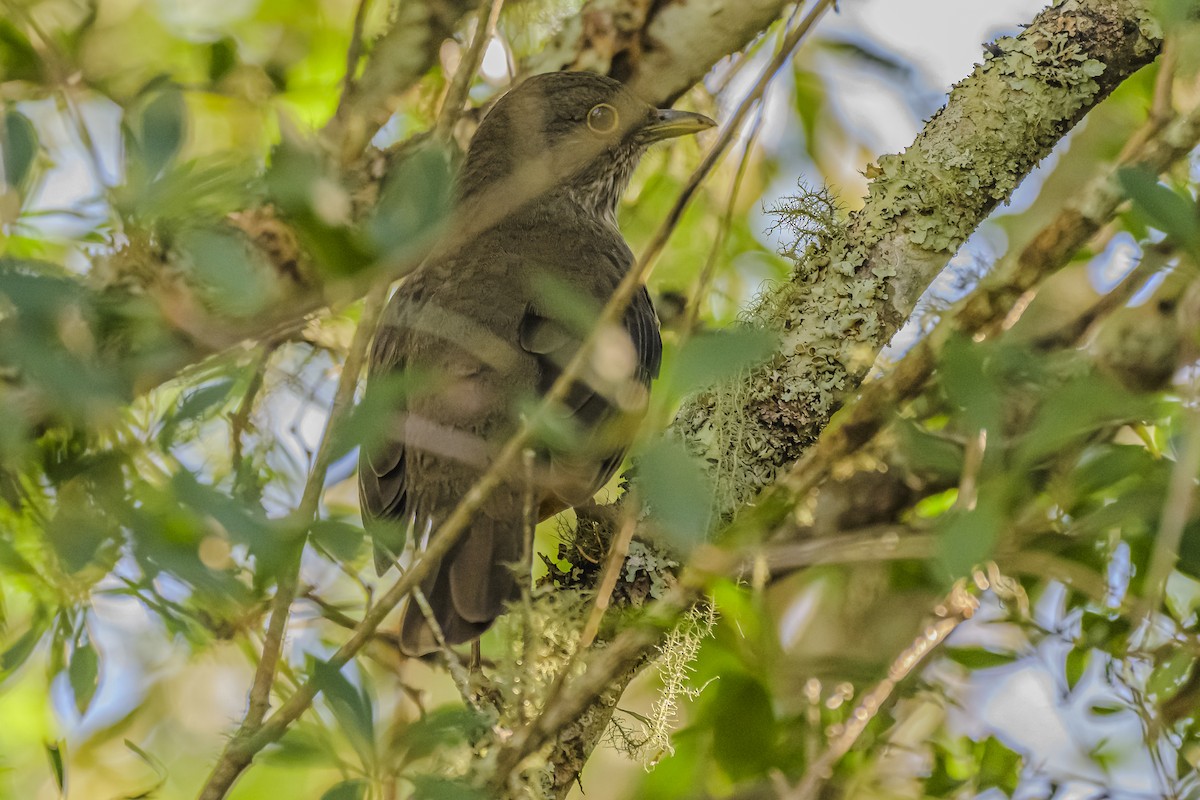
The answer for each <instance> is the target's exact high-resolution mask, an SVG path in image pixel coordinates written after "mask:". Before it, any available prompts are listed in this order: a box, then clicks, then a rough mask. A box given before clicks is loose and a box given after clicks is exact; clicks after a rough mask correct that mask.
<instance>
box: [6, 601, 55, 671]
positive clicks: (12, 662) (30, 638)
mask: <svg viewBox="0 0 1200 800" xmlns="http://www.w3.org/2000/svg"><path fill="white" fill-rule="evenodd" d="M48 626H49V620H47V619H46V617H45V616H41V615H38V616H35V617H34V618H33V621H32V622H31V623H30V624H29V630H27V631H25V632H24V633H23V634H21V636H20V638H18V639H17V640H16V641H15V642H13V643H12V645H10V646H9V648H8V649H7V650H5V651H4V652H3V653H0V680H4V679H5V678H7V677H8V676H9V675H11V674H12V673H13V672H15V671H16V670H17V669H18V668H19V667H20V666H21V665H22V664H24V663H25V662H26V661H27V660H28V659H29V656H30V655H32V654H33V651H34V650H35V649H36V648H37V646H38V642H40V641H41V640H42V635H43V634H45V633H46V628H47V627H48Z"/></svg>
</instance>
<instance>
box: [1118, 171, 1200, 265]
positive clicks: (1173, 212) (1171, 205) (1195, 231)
mask: <svg viewBox="0 0 1200 800" xmlns="http://www.w3.org/2000/svg"><path fill="white" fill-rule="evenodd" d="M1117 179H1118V180H1119V181H1120V182H1121V188H1122V189H1124V190H1125V194H1127V195H1128V196H1129V198H1130V199H1131V200H1133V205H1134V208H1135V209H1137V210H1138V211H1140V212H1142V213H1143V214H1145V215H1146V217H1147V218H1148V219H1149V220H1150V224H1151V225H1153V226H1154V227H1156V228H1158V229H1159V230H1161V231H1162V232H1163V233H1165V234H1167V235H1168V236H1170V237H1171V238H1172V239H1174V240H1175V241H1176V242H1178V243H1179V244H1180V245H1181V246H1183V247H1185V248H1187V250H1188V251H1190V252H1191V253H1192V254H1193V255H1197V254H1200V212H1198V210H1197V208H1196V202H1195V201H1194V200H1192V199H1191V198H1190V197H1184V196H1183V195H1180V194H1177V193H1176V192H1173V191H1171V190H1170V189H1168V188H1167V187H1165V186H1163V185H1162V184H1160V183H1159V182H1158V176H1157V175H1155V174H1154V173H1153V172H1151V171H1149V170H1147V169H1143V168H1138V167H1124V168H1122V169H1121V170H1120V171H1118V172H1117Z"/></svg>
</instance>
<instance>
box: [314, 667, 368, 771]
mask: <svg viewBox="0 0 1200 800" xmlns="http://www.w3.org/2000/svg"><path fill="white" fill-rule="evenodd" d="M312 675H313V681H314V682H315V683H316V686H317V688H318V689H319V690H320V691H321V693H322V694H323V695H324V696H325V702H326V703H327V704H328V705H329V708H330V710H331V711H333V716H334V717H335V718H336V719H337V721H338V724H339V725H340V726H341V728H342V730H343V731H345V733H346V737H347V738H348V739H349V740H350V743H351V744H352V745H354V749H355V750H356V751H357V752H358V754H359V757H360V758H361V759H362V761H363V765H364V766H369V765H370V764H372V763H374V760H375V716H374V711H373V709H372V705H371V698H370V697H369V696H368V695H367V692H366V689H365V688H363V689H361V690H360V689H356V688H355V687H354V684H352V683H350V681H349V680H348V679H347V678H346V676H345V675H343V674H342V673H341V670H338V669H336V668H335V667H333V666H332V665H330V664H329V663H328V662H326V661H322V660H320V659H313V661H312Z"/></svg>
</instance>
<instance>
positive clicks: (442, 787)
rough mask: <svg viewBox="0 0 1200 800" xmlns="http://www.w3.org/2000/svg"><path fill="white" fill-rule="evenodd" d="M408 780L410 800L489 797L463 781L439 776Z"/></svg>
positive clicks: (473, 799)
mask: <svg viewBox="0 0 1200 800" xmlns="http://www.w3.org/2000/svg"><path fill="white" fill-rule="evenodd" d="M408 780H409V781H410V782H411V783H412V785H413V793H412V800H487V799H488V797H489V795H487V794H486V793H484V792H483V791H482V790H481V789H476V788H475V787H473V786H471V785H470V784H469V783H467V782H466V781H465V780H454V779H452V778H444V777H442V776H440V775H412V776H409V778H408Z"/></svg>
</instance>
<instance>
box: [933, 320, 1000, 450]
mask: <svg viewBox="0 0 1200 800" xmlns="http://www.w3.org/2000/svg"><path fill="white" fill-rule="evenodd" d="M991 350H992V348H989V347H988V346H986V345H984V344H978V343H975V342H972V341H970V340H969V339H966V338H963V337H962V336H953V337H951V338H950V339H949V341H947V342H946V347H945V350H944V351H943V353H942V360H941V361H940V362H939V363H938V370H937V371H938V376H939V380H940V383H941V386H942V389H943V391H945V393H946V397H947V399H948V400H949V401H950V402H951V403H952V404H954V405H955V406H957V407H958V408H959V410H961V411H962V414H963V417H964V418H965V419H966V420H967V424H968V425H969V426H970V427H971V428H973V429H974V430H988V431H992V430H996V429H997V427H998V425H999V422H1000V420H1001V418H1002V416H1001V415H1002V409H1003V403H1004V392H1003V388H1004V387H1003V386H1001V385H1000V384H999V383H998V382H997V380H996V378H995V377H994V376H993V375H992V374H991V372H990V370H989V369H988V355H989V353H990V352H991Z"/></svg>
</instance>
